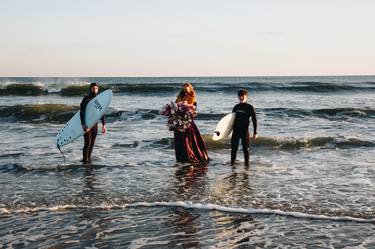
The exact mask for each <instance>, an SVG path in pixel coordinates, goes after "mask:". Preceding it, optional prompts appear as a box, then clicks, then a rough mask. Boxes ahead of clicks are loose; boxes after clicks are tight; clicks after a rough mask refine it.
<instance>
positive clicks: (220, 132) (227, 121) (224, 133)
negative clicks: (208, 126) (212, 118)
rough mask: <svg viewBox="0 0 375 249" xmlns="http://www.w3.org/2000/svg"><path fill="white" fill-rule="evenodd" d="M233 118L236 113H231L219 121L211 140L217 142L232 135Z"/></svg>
mask: <svg viewBox="0 0 375 249" xmlns="http://www.w3.org/2000/svg"><path fill="white" fill-rule="evenodd" d="M235 118H236V113H234V112H232V113H230V114H228V115H226V116H225V117H224V118H222V119H220V121H219V123H218V124H217V126H216V129H215V131H214V135H213V136H212V140H214V141H218V140H221V139H224V138H227V137H228V136H229V135H230V134H231V133H232V130H233V123H234V120H235Z"/></svg>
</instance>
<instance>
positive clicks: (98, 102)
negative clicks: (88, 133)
mask: <svg viewBox="0 0 375 249" xmlns="http://www.w3.org/2000/svg"><path fill="white" fill-rule="evenodd" d="M112 95H113V93H112V90H110V89H109V90H106V91H104V92H101V93H100V94H98V96H96V97H95V98H93V99H92V100H90V102H89V103H88V104H87V106H86V112H85V118H86V125H87V127H89V128H91V127H93V126H94V125H95V124H96V123H97V122H98V121H99V120H100V119H101V118H102V116H103V115H104V114H105V112H106V111H107V109H108V107H109V104H110V103H111V99H112ZM84 133H85V132H84V131H83V129H82V124H81V117H80V111H78V112H77V113H76V114H75V115H74V116H73V117H72V118H71V119H70V120H69V121H68V122H67V123H66V124H65V125H64V127H63V128H62V129H61V130H60V131H59V132H58V133H57V136H56V145H57V148H61V147H63V146H65V145H67V144H69V143H71V142H73V141H74V140H76V139H77V138H79V137H80V136H82V135H83V134H84Z"/></svg>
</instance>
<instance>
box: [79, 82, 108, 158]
mask: <svg viewBox="0 0 375 249" xmlns="http://www.w3.org/2000/svg"><path fill="white" fill-rule="evenodd" d="M98 91H99V85H98V83H95V82H94V83H91V84H90V90H89V94H88V95H86V96H84V97H83V99H82V102H81V111H80V116H81V124H82V129H83V130H84V131H85V134H84V135H83V137H84V138H85V144H84V146H83V159H82V162H84V163H86V162H89V161H91V154H92V149H93V147H94V144H95V139H96V135H97V134H98V123H96V124H95V125H94V126H93V127H91V128H89V127H87V125H86V122H85V112H86V106H87V104H88V103H89V102H90V100H92V99H93V98H95V97H96V95H97V94H98ZM101 121H102V125H103V126H102V133H103V134H104V133H106V131H107V128H106V126H105V119H104V115H103V117H102V118H101Z"/></svg>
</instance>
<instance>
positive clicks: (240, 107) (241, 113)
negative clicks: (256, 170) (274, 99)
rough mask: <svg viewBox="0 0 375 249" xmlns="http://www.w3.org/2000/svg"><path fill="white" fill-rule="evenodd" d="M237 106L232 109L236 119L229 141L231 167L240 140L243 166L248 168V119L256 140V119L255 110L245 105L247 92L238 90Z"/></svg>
mask: <svg viewBox="0 0 375 249" xmlns="http://www.w3.org/2000/svg"><path fill="white" fill-rule="evenodd" d="M237 95H238V99H239V101H240V103H239V104H237V105H235V106H234V107H233V111H232V112H234V113H236V118H235V120H234V124H233V133H232V140H231V149H232V151H231V160H230V161H231V165H232V166H233V165H234V162H235V161H236V156H237V150H238V144H239V141H240V139H241V143H242V149H243V153H244V157H245V166H246V167H249V154H250V153H249V145H250V135H249V125H250V117H251V120H252V122H253V128H254V135H253V139H254V140H255V139H256V138H257V118H256V114H255V108H254V107H253V106H252V105H250V104H248V103H247V98H248V92H247V91H246V90H240V91H238V92H237Z"/></svg>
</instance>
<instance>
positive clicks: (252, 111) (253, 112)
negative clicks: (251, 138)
mask: <svg viewBox="0 0 375 249" xmlns="http://www.w3.org/2000/svg"><path fill="white" fill-rule="evenodd" d="M251 109H252V110H251V121H252V122H253V128H254V134H257V125H258V124H257V115H256V112H255V107H253V108H251Z"/></svg>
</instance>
